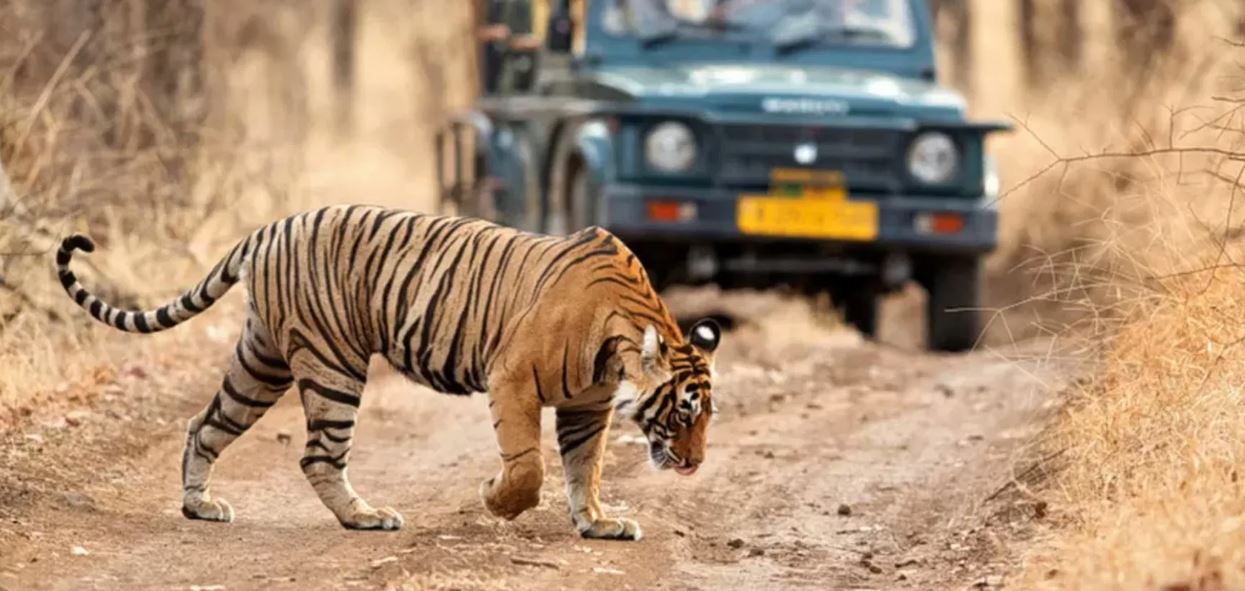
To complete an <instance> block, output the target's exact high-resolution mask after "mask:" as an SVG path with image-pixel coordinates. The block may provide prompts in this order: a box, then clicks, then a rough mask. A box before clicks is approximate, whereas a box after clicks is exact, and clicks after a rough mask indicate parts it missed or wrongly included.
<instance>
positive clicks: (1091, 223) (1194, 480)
mask: <svg viewBox="0 0 1245 591" xmlns="http://www.w3.org/2000/svg"><path fill="white" fill-rule="evenodd" d="M1181 6H1182V8H1183V12H1182V15H1181V28H1180V31H1179V39H1180V41H1179V44H1178V47H1177V49H1176V50H1174V51H1173V52H1172V54H1171V55H1168V56H1159V57H1160V58H1161V59H1158V60H1155V61H1154V62H1153V64H1152V66H1151V67H1150V69H1149V70H1147V71H1146V72H1145V75H1144V78H1143V79H1137V78H1135V77H1134V78H1130V79H1125V78H1121V77H1120V75H1119V68H1115V67H1113V66H1114V65H1116V62H1115V61H1114V58H1112V57H1111V54H1110V53H1109V52H1108V53H1104V54H1102V55H1100V56H1099V58H1097V61H1096V62H1095V65H1093V67H1092V68H1091V70H1090V72H1091V73H1090V74H1089V75H1086V76H1081V77H1070V78H1068V79H1065V80H1059V81H1052V82H1051V88H1057V89H1058V92H1051V91H1047V92H1038V93H1035V96H1034V97H1031V98H1030V99H1029V100H1030V102H1028V104H1027V105H1025V102H1024V101H1023V100H1018V101H1017V104H1016V105H1014V106H1012V107H1010V108H1008V109H1007V111H1008V112H1009V113H1010V114H1011V115H1013V116H1014V118H1015V119H1016V120H1017V121H1018V122H1019V123H1020V124H1021V130H1020V133H1018V134H1017V135H1016V136H1015V137H1013V138H1011V139H1009V140H1007V141H1005V142H1001V144H1000V146H999V147H1000V153H1001V155H1002V156H1003V158H1004V159H1005V166H1007V168H1006V170H1007V171H1008V172H1009V173H1010V174H1009V177H1010V178H1009V180H1010V184H1011V185H1012V186H1013V191H1012V192H1011V193H1010V194H1008V195H1007V196H1006V197H1005V198H1004V201H1003V204H1002V207H1003V220H1004V224H1005V235H1006V237H1007V239H1008V240H1007V243H1006V246H1005V247H1004V248H1003V249H1002V250H1001V252H1000V253H999V255H998V256H997V257H996V258H995V259H994V260H993V261H992V263H993V269H994V271H995V273H996V275H997V276H1000V277H1004V278H1005V280H1004V284H1008V282H1009V281H1010V286H1011V290H1010V291H1007V292H1005V293H1004V294H1003V295H1002V297H1001V298H1000V299H1001V300H1002V301H1003V302H1004V304H1005V305H1007V309H1008V312H1009V314H1011V316H1006V315H1004V316H1006V317H1005V318H1003V320H1006V321H1007V325H1008V326H1007V329H1009V330H1007V333H1008V334H1009V335H1015V336H1019V335H1022V334H1032V333H1034V332H1037V333H1047V334H1050V335H1057V336H1059V337H1061V340H1062V342H1063V344H1064V345H1065V346H1064V347H1063V348H1060V349H1058V353H1057V354H1063V353H1069V354H1076V355H1079V356H1084V355H1090V356H1093V357H1095V358H1097V359H1098V361H1099V362H1100V365H1099V367H1100V373H1099V375H1098V376H1097V378H1096V379H1095V380H1093V382H1092V384H1091V385H1089V386H1087V387H1086V388H1085V389H1083V390H1081V391H1078V392H1075V393H1074V394H1073V395H1072V397H1071V399H1070V400H1068V401H1067V402H1068V403H1067V405H1066V407H1065V408H1064V409H1063V411H1062V412H1061V413H1060V415H1059V417H1058V418H1057V419H1056V420H1055V421H1054V423H1053V424H1052V425H1051V427H1050V429H1049V431H1048V433H1047V436H1046V437H1045V438H1044V440H1043V441H1042V442H1041V446H1042V448H1043V449H1042V450H1041V452H1042V453H1040V454H1037V455H1039V456H1041V457H1054V456H1057V457H1058V461H1057V466H1055V468H1057V469H1055V470H1053V471H1052V472H1050V474H1051V476H1050V477H1049V479H1048V480H1047V481H1046V482H1044V483H1042V484H1041V485H1040V486H1039V487H1038V488H1037V489H1036V490H1034V491H1029V492H1030V493H1031V494H1034V495H1037V496H1038V497H1040V498H1041V500H1043V501H1047V502H1048V503H1049V504H1050V507H1051V508H1052V510H1053V516H1054V518H1053V519H1052V520H1051V521H1050V524H1049V528H1048V529H1046V530H1045V532H1044V534H1043V535H1042V537H1040V538H1039V539H1038V540H1036V541H1035V542H1034V543H1033V546H1032V547H1031V548H1030V549H1029V551H1028V552H1027V553H1026V562H1025V566H1024V572H1023V575H1022V577H1021V579H1020V580H1019V581H1018V582H1017V583H1016V584H1015V585H1014V586H1015V587H1016V588H1022V589H1030V588H1042V589H1129V590H1131V589H1170V590H1172V591H1177V590H1190V591H1193V590H1207V591H1208V590H1212V589H1239V588H1245V521H1242V518H1241V515H1243V514H1245V513H1243V510H1245V489H1243V488H1242V485H1241V484H1240V483H1238V470H1239V469H1240V466H1241V465H1242V463H1241V461H1242V459H1245V438H1243V437H1242V436H1241V433H1243V432H1245V431H1242V425H1245V405H1242V402H1243V401H1242V400H1241V392H1240V384H1242V383H1245V380H1243V379H1242V378H1243V377H1245V375H1243V374H1245V341H1242V339H1243V337H1245V320H1242V319H1245V289H1243V288H1245V273H1243V272H1242V271H1243V270H1242V269H1241V268H1240V267H1239V266H1238V264H1237V263H1238V262H1239V261H1242V259H1241V257H1240V255H1241V253H1242V252H1245V249H1242V248H1241V244H1240V240H1241V236H1242V235H1243V232H1242V228H1243V227H1245V224H1243V218H1245V212H1243V211H1242V209H1243V207H1242V206H1245V186H1242V182H1241V181H1242V178H1243V175H1245V116H1243V115H1245V112H1242V106H1243V104H1245V103H1243V102H1242V100H1241V97H1242V96H1243V95H1245V68H1243V67H1242V66H1241V65H1240V61H1241V58H1242V57H1243V56H1245V53H1243V52H1245V49H1242V48H1241V47H1239V46H1237V45H1235V44H1234V43H1232V42H1230V41H1228V39H1231V38H1234V36H1235V35H1236V34H1237V32H1236V31H1235V30H1234V25H1232V24H1231V23H1233V22H1236V21H1235V18H1225V12H1224V10H1225V7H1227V8H1229V9H1231V10H1239V6H1235V7H1233V6H1231V4H1230V3H1224V2H1200V3H1199V2H1190V3H1183V4H1181ZM1233 14H1237V15H1238V16H1239V13H1233ZM1162 58H1165V59H1162ZM1048 165H1049V167H1048ZM1042 171H1044V174H1041V175H1040V176H1037V177H1036V178H1034V179H1032V180H1026V179H1028V177H1029V176H1030V175H1032V174H1034V173H1038V172H1042ZM1017 301H1019V302H1021V303H1020V304H1015V302H1017Z"/></svg>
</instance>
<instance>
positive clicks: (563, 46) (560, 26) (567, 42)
mask: <svg viewBox="0 0 1245 591" xmlns="http://www.w3.org/2000/svg"><path fill="white" fill-rule="evenodd" d="M546 31H548V32H549V33H548V39H547V40H546V42H545V47H546V48H548V49H549V51H551V52H554V53H570V52H571V48H572V45H573V43H574V38H575V22H574V21H573V20H571V15H570V12H568V11H565V10H558V11H556V12H554V13H553V14H552V15H550V16H549V28H547V29H546Z"/></svg>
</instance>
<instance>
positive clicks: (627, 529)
mask: <svg viewBox="0 0 1245 591" xmlns="http://www.w3.org/2000/svg"><path fill="white" fill-rule="evenodd" d="M93 249H94V244H93V243H92V242H91V241H90V240H89V239H88V238H86V237H84V236H81V235H74V236H70V237H68V238H66V239H65V240H64V242H63V243H62V245H61V248H60V250H59V251H58V252H57V254H56V262H57V266H58V272H59V276H60V280H61V282H62V284H63V286H64V288H65V291H66V293H68V294H69V296H70V297H71V298H73V300H74V301H75V302H77V303H78V305H79V306H81V307H82V308H83V309H85V310H87V311H88V312H89V313H90V314H91V316H92V317H94V318H95V319H96V320H98V321H100V322H103V323H105V324H108V325H110V326H113V327H116V328H118V329H120V330H123V331H127V332H140V333H149V332H157V331H161V330H165V329H168V328H172V327H174V326H176V325H178V324H180V323H182V322H185V321H186V320H188V319H190V318H191V317H193V316H195V315H196V314H198V313H199V312H202V311H203V310H205V309H206V308H208V307H209V306H211V305H212V304H213V303H214V302H215V301H217V300H218V299H219V298H220V297H221V296H222V295H224V293H225V292H226V291H228V290H229V288H230V287H232V286H233V285H234V284H235V283H238V282H244V283H245V284H246V286H247V288H248V290H249V293H250V300H249V303H248V306H247V317H246V322H245V324H244V327H243V331H242V335H241V338H240V339H239V341H238V344H237V347H236V350H235V354H234V356H233V359H232V361H231V363H230V366H229V368H228V370H227V371H226V373H225V377H224V379H223V381H222V383H221V386H220V389H219V390H218V391H217V393H216V395H215V396H214V397H213V398H212V401H211V403H209V404H208V405H207V407H206V408H204V409H203V410H202V411H201V412H200V413H199V414H198V415H196V416H195V417H194V418H192V419H191V420H190V423H189V428H188V429H187V433H186V447H185V451H184V453H183V460H182V479H183V490H184V498H183V508H182V512H183V513H184V514H185V516H186V517H189V518H192V519H207V520H214V521H231V520H232V519H233V509H232V508H231V507H230V505H229V504H228V503H227V502H225V501H224V500H223V499H220V498H218V497H215V496H214V495H212V494H211V493H210V492H209V488H208V480H209V477H210V474H211V470H212V465H213V463H214V462H215V461H216V459H217V458H218V457H219V456H220V454H221V452H223V451H224V450H225V448H226V447H227V446H228V445H229V444H230V443H231V442H232V441H233V440H234V439H236V438H237V437H238V436H240V435H241V434H242V433H243V432H245V431H246V430H247V429H248V428H249V427H250V426H251V425H253V424H254V423H255V421H257V420H258V419H259V418H260V417H261V416H263V414H264V412H265V411H266V410H268V408H270V407H271V406H272V405H273V404H274V403H276V401H277V400H278V399H279V398H280V397H281V396H282V395H283V394H284V393H285V391H286V390H287V389H289V387H290V386H291V385H292V386H294V387H295V388H296V389H297V390H298V392H299V396H300V398H301V400H302V405H303V409H304V412H305V414H306V425H307V444H306V448H305V451H304V454H303V457H302V460H301V467H302V469H303V472H304V473H305V474H306V476H307V479H308V480H309V481H310V483H311V484H312V486H313V487H314V489H315V491H316V493H317V494H318V495H319V497H320V499H321V500H322V501H323V503H324V504H325V506H327V507H328V508H329V510H331V511H332V512H333V514H334V515H336V516H337V519H338V520H340V522H341V523H342V524H343V525H344V526H346V527H348V528H358V529H397V528H399V527H401V526H402V517H401V516H400V515H399V514H398V513H397V512H396V511H394V510H393V509H390V508H379V509H377V508H373V507H372V506H371V505H370V504H368V503H367V502H366V501H364V500H363V499H362V498H361V497H360V496H359V495H358V494H356V493H355V491H354V489H353V488H352V487H351V486H350V483H349V482H348V480H347V477H346V466H347V461H348V459H349V455H350V448H351V438H352V435H353V432H354V428H355V421H356V418H357V415H358V408H359V401H360V396H361V394H362V392H363V387H364V383H365V382H366V380H367V367H368V361H369V359H370V358H371V357H372V356H373V355H381V356H383V357H384V358H385V359H386V360H388V362H389V363H390V364H391V365H392V366H393V367H394V368H395V369H396V370H397V371H399V372H401V373H403V374H405V375H406V376H408V377H409V378H411V379H412V380H414V381H416V382H418V383H420V384H424V385H426V386H428V387H430V388H432V389H435V390H438V391H440V392H445V393H450V394H467V393H472V392H487V393H488V405H489V408H490V409H491V414H492V420H493V428H494V431H495V433H496V437H497V444H498V448H499V451H500V455H501V464H502V467H501V471H500V472H499V473H498V474H497V475H496V476H494V477H493V478H490V479H488V480H486V481H485V482H484V483H483V484H482V485H481V488H480V493H481V496H482V498H483V501H484V504H485V506H486V507H487V508H488V510H489V511H490V512H492V513H493V514H495V515H498V516H500V517H503V518H506V519H513V518H515V517H516V516H518V515H519V514H520V513H522V512H523V511H525V510H526V509H529V508H531V507H533V506H535V505H536V504H537V503H538V502H539V499H540V494H539V493H540V487H541V483H542V481H543V479H544V470H545V467H544V461H543V458H542V454H541V452H540V416H541V412H540V411H541V408H542V407H543V406H552V407H555V409H556V412H555V414H556V422H557V440H558V445H559V448H560V452H561V456H562V462H563V465H564V467H565V472H566V483H567V496H568V500H569V506H570V512H571V517H572V520H573V522H574V525H575V527H576V528H577V529H578V531H579V532H580V533H581V534H582V535H583V536H584V537H591V538H616V539H639V538H640V528H639V526H638V525H637V524H636V523H635V522H634V521H631V520H628V519H614V518H609V517H607V516H606V515H604V513H603V512H602V510H601V506H600V503H599V502H598V500H597V497H598V492H599V487H600V479H601V463H602V456H603V452H604V447H605V441H606V434H607V430H608V427H609V424H610V420H611V417H612V415H613V413H614V411H615V409H616V408H620V409H625V412H626V413H627V414H628V415H629V416H630V417H631V418H632V419H633V420H634V421H635V422H637V423H638V425H639V426H640V428H641V430H642V431H643V432H644V434H645V435H646V437H647V438H648V441H649V456H650V459H651V460H652V462H653V463H654V465H656V466H657V467H658V468H663V469H664V468H675V469H676V471H678V472H680V473H683V474H689V473H691V472H694V471H695V469H696V466H698V465H699V464H700V463H701V462H702V461H703V459H704V455H705V435H706V430H707V427H708V424H709V420H710V414H712V410H713V405H712V399H711V398H712V390H711V387H710V367H711V363H712V355H713V351H714V349H715V348H716V347H717V344H718V341H719V339H720V331H719V330H718V327H717V326H716V325H715V324H714V323H713V322H712V321H708V320H706V321H701V322H700V323H698V324H697V325H696V326H695V327H693V329H692V331H691V332H690V337H691V338H690V340H685V339H684V336H683V334H682V333H681V332H680V330H679V327H678V326H677V325H676V324H675V322H674V321H673V319H672V317H671V315H670V313H669V311H668V310H667V309H666V306H665V304H664V303H663V302H662V300H661V298H660V297H659V296H658V295H657V294H656V293H655V292H654V290H653V288H652V286H651V285H650V284H649V281H648V277H647V275H646V274H645V271H644V269H643V267H642V266H641V264H640V262H639V261H638V260H637V259H636V257H635V255H634V254H632V253H631V251H630V250H628V249H627V247H626V246H625V245H624V244H623V243H622V242H621V241H619V240H618V239H617V238H615V237H614V236H612V235H611V234H609V233H608V232H606V231H604V230H602V229H599V228H589V229H586V230H582V231H580V232H578V233H575V234H573V235H571V236H567V237H553V236H541V235H535V234H528V233H523V232H520V231H517V230H513V229H510V228H506V227H502V226H497V225H494V224H492V223H489V222H485V221H481V220H474V219H469V218H456V217H443V216H434V215H422V214H418V213H412V212H406V211H399V210H393V209H384V208H379V207H370V206H335V207H327V208H323V209H319V210H314V211H309V212H305V213H302V214H298V215H295V216H292V217H289V218H286V219H283V220H280V221H277V222H274V223H272V224H269V225H267V226H264V227H262V228H260V229H259V230H256V231H255V232H254V233H252V234H251V235H249V236H247V237H246V238H245V239H244V240H242V241H241V242H239V243H238V244H237V245H236V246H234V247H233V249H231V250H230V251H229V253H228V254H226V255H225V257H224V258H223V259H222V260H221V261H220V262H219V263H217V264H216V266H215V268H213V269H212V271H211V272H210V273H208V275H207V277H206V278H204V279H203V280H202V281H201V282H200V283H199V284H198V285H196V286H195V287H194V288H192V289H190V290H189V291H187V292H185V294H183V295H182V296H180V297H178V298H176V299H174V300H173V301H171V302H169V303H167V304H165V305H163V306H161V307H159V308H156V309H154V310H147V311H126V310H119V309H117V308H114V307H113V306H110V305H108V304H107V303H105V302H103V301H102V300H100V299H99V298H98V297H96V296H94V295H92V294H91V293H90V292H88V291H87V290H86V289H85V288H83V287H82V285H81V284H80V283H79V282H78V280H77V278H76V277H75V276H74V273H73V272H72V271H71V270H70V268H69V264H70V259H71V258H72V253H73V251H75V250H82V251H85V252H91V251H92V250H93Z"/></svg>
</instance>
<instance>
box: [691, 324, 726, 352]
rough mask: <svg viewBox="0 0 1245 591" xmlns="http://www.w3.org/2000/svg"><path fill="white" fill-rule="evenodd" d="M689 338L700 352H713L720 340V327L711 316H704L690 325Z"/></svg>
mask: <svg viewBox="0 0 1245 591" xmlns="http://www.w3.org/2000/svg"><path fill="white" fill-rule="evenodd" d="M690 340H691V342H692V346H693V347H696V348H697V349H700V352H701V353H705V354H706V355H707V354H710V353H713V352H714V351H715V350H716V349H717V348H718V343H721V342H722V329H721V328H720V327H719V326H718V323H717V322H714V321H713V319H712V318H705V319H704V320H700V321H698V322H697V323H696V324H694V325H692V331H691V339H690Z"/></svg>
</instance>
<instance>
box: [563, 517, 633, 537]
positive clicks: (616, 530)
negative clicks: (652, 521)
mask: <svg viewBox="0 0 1245 591" xmlns="http://www.w3.org/2000/svg"><path fill="white" fill-rule="evenodd" d="M579 535H581V536H583V537H585V538H590V539H597V540H631V541H639V539H640V538H641V537H643V535H644V533H643V532H641V531H640V524H639V523H636V522H635V521H634V520H632V519H624V518H619V519H609V518H604V519H598V520H596V521H593V522H592V523H591V524H589V525H588V526H587V527H582V528H580V530H579Z"/></svg>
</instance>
